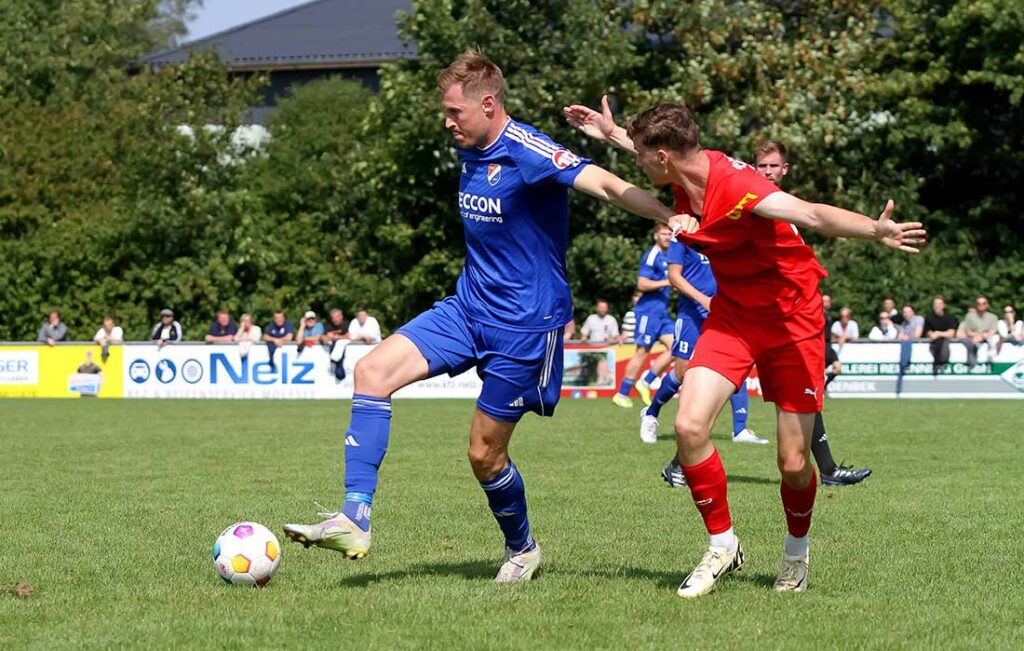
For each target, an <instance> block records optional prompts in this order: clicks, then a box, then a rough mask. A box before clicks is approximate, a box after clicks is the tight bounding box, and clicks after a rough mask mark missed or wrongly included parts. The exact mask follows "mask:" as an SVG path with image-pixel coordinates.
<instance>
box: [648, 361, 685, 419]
mask: <svg viewBox="0 0 1024 651" xmlns="http://www.w3.org/2000/svg"><path fill="white" fill-rule="evenodd" d="M682 384H683V383H682V382H681V381H680V380H679V378H677V377H676V372H675V371H669V372H668V373H666V374H665V377H663V378H662V379H661V386H660V387H658V390H657V391H656V392H655V393H654V397H653V398H651V406H650V407H648V408H647V415H648V416H654V417H655V418H657V417H658V416H660V415H661V408H662V407H664V406H665V405H666V404H667V403H668V401H669V400H671V399H672V396H674V395H676V392H677V391H679V387H681V386H682Z"/></svg>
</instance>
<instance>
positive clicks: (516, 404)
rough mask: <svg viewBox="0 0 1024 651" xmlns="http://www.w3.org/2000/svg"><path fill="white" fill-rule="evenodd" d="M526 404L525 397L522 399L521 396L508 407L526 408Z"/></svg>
mask: <svg viewBox="0 0 1024 651" xmlns="http://www.w3.org/2000/svg"><path fill="white" fill-rule="evenodd" d="M525 404H526V401H525V400H523V397H522V396H519V397H518V398H516V399H515V400H513V401H512V402H510V403H508V406H509V407H522V406H524V405H525Z"/></svg>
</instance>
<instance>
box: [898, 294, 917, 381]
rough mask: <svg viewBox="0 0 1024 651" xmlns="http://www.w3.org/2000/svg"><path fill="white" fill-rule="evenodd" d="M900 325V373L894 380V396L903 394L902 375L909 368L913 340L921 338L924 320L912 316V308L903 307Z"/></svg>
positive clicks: (914, 315)
mask: <svg viewBox="0 0 1024 651" xmlns="http://www.w3.org/2000/svg"><path fill="white" fill-rule="evenodd" d="M902 317H903V319H902V321H903V322H902V323H901V324H900V325H899V326H898V327H897V329H898V330H899V340H900V372H899V376H898V377H897V378H896V395H897V396H899V395H900V394H901V393H902V392H903V375H904V374H905V373H906V372H907V369H908V368H910V355H911V353H912V352H913V345H914V340H915V339H920V338H921V333H923V332H924V319H923V318H921V317H919V316H917V315H916V314H914V308H912V307H911V306H909V305H904V306H903V314H902Z"/></svg>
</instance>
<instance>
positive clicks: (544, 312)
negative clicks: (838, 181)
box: [284, 51, 697, 582]
mask: <svg viewBox="0 0 1024 651" xmlns="http://www.w3.org/2000/svg"><path fill="white" fill-rule="evenodd" d="M438 87H439V88H440V90H441V92H442V94H443V99H442V107H443V109H444V123H445V127H446V128H447V129H448V130H449V131H450V132H451V134H452V136H453V138H454V139H455V143H456V145H457V148H458V155H459V161H460V164H461V169H462V175H461V179H460V182H459V194H458V207H459V211H460V213H461V217H462V223H463V227H464V229H465V236H466V249H467V251H466V261H465V266H464V267H463V270H462V274H461V275H460V276H459V280H458V284H457V286H456V291H455V295H454V296H449V297H448V298H445V299H444V300H441V301H439V302H437V303H435V304H434V306H433V307H432V308H431V309H429V310H427V311H426V312H424V313H423V314H420V315H419V316H418V317H416V318H414V319H413V320H412V321H410V322H409V323H407V324H405V325H404V326H402V327H401V328H400V329H399V330H398V331H397V332H396V333H395V334H393V335H392V336H390V337H388V338H387V339H385V340H384V342H383V343H382V344H381V345H380V346H379V347H377V348H376V349H375V350H373V351H372V352H371V353H370V354H369V355H367V356H366V357H364V358H363V359H362V360H360V361H359V363H358V364H357V365H356V368H355V393H354V396H353V399H352V418H351V421H350V423H349V428H348V431H347V432H346V434H345V501H344V503H343V504H342V507H341V509H340V511H339V512H337V513H323V514H321V517H324V518H326V520H324V521H322V522H319V523H316V524H310V525H302V524H288V525H285V527H284V531H285V534H286V535H287V536H288V537H289V538H290V539H292V540H294V541H296V542H299V543H302V544H304V545H306V546H307V547H308V546H310V545H316V546H318V547H324V548H326V549H331V550H335V551H339V552H341V553H342V554H343V555H344V556H345V557H346V558H350V559H358V558H363V557H364V556H366V554H367V552H369V550H370V510H371V504H372V501H373V495H374V492H375V491H376V489H377V481H378V469H379V467H380V465H381V462H382V461H383V459H384V454H385V452H386V451H387V446H388V438H389V435H390V429H391V395H392V394H393V393H394V392H395V391H397V390H399V389H401V388H402V387H404V386H406V385H409V384H411V383H413V382H416V381H417V380H422V379H425V378H429V377H433V376H436V375H440V374H441V373H448V374H449V375H453V376H454V375H458V374H459V373H462V372H464V371H467V370H469V369H470V368H473V367H476V369H477V373H478V374H479V376H480V377H481V379H482V380H483V387H482V390H481V394H480V398H479V399H478V401H477V404H476V411H475V413H474V414H473V421H472V425H471V427H470V435H469V461H470V465H471V466H472V469H473V474H474V475H475V476H476V478H477V480H478V481H479V482H480V487H481V488H482V489H483V491H484V493H485V495H486V496H487V501H488V503H489V505H490V508H491V511H492V513H493V514H494V517H495V519H496V520H497V523H498V526H499V527H500V528H501V531H502V534H503V535H504V538H505V558H504V561H503V563H502V565H501V568H500V569H499V571H498V574H497V577H496V578H497V580H498V581H501V582H509V581H525V580H528V579H530V578H532V577H533V575H534V573H535V572H536V570H537V567H538V565H539V564H540V548H539V547H538V545H537V543H536V541H535V540H534V538H533V535H532V534H531V531H530V524H529V520H528V519H527V509H526V492H525V487H524V484H523V479H522V477H521V476H520V474H519V471H518V469H517V468H516V466H515V464H514V463H513V462H512V461H511V459H510V458H509V455H508V444H509V439H510V438H511V436H512V431H513V430H514V429H515V426H516V423H517V422H518V421H519V420H520V418H522V416H523V415H524V414H525V413H526V412H529V411H532V412H534V413H537V414H540V415H541V416H551V415H552V414H553V413H554V410H555V405H556V404H557V403H558V398H559V392H560V390H561V381H562V336H561V335H562V328H563V326H564V325H565V324H566V323H567V322H568V321H569V320H570V319H571V318H572V301H571V298H570V295H569V284H568V281H567V278H566V266H565V255H566V249H567V247H568V239H569V223H568V208H569V206H568V190H569V188H570V187H571V188H574V189H576V190H580V191H583V192H585V193H587V194H589V195H591V196H594V197H597V198H598V199H601V200H603V201H608V202H611V203H613V204H615V205H617V206H620V207H622V208H625V209H626V210H629V211H630V212H633V213H635V214H637V215H640V216H643V217H647V218H650V219H654V220H656V221H661V222H668V220H669V219H670V218H671V217H672V216H673V214H674V212H673V210H672V209H670V208H668V207H666V206H665V205H663V204H662V203H660V202H659V201H658V200H656V199H655V198H654V197H652V196H651V195H649V194H647V193H646V192H644V191H643V190H640V189H639V188H637V187H636V186H634V185H632V184H630V183H628V182H626V181H623V180H622V179H620V178H619V177H617V176H615V175H614V174H612V173H610V172H608V171H606V170H604V169H602V168H600V167H598V166H596V165H592V164H590V161H589V160H587V159H583V158H580V157H578V156H576V155H575V154H573V153H571V152H570V151H568V150H566V149H565V148H563V147H561V146H560V145H558V144H556V143H554V142H552V140H551V139H550V138H548V137H547V136H545V135H543V134H541V133H539V132H538V131H537V130H536V129H534V128H533V127H530V126H528V125H525V124H522V123H519V122H516V121H515V120H512V119H511V118H510V117H509V116H508V114H507V113H506V112H505V108H504V101H503V100H504V93H505V80H504V77H503V75H502V72H501V70H500V69H499V68H498V67H497V66H496V65H494V64H493V63H492V62H490V61H489V60H488V59H487V58H485V57H484V56H483V55H482V54H480V53H478V52H473V51H468V52H465V53H464V54H462V55H461V56H459V57H458V58H457V59H456V60H455V61H454V62H453V63H452V64H451V65H450V66H449V67H448V68H446V69H445V70H444V71H442V72H441V73H440V75H438ZM426 191H431V190H430V189H429V188H428V189H427V190H426ZM696 226H697V224H696V222H695V221H692V220H691V222H690V224H689V227H690V228H692V229H694V230H695V229H696Z"/></svg>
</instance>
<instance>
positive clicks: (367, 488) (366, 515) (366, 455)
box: [341, 393, 391, 531]
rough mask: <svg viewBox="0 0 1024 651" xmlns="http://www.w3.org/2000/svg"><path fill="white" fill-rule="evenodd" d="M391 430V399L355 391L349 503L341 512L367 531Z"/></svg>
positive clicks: (348, 447) (348, 448)
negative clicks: (379, 471) (378, 473)
mask: <svg viewBox="0 0 1024 651" xmlns="http://www.w3.org/2000/svg"><path fill="white" fill-rule="evenodd" d="M390 434H391V399H390V398H376V397H374V396H367V395H363V394H361V393H357V394H355V395H353V396H352V420H351V421H350V422H349V426H348V431H347V432H345V503H344V504H343V505H342V507H341V512H342V513H344V514H345V515H346V516H348V517H349V519H351V520H352V521H353V522H355V523H356V525H358V526H359V527H360V528H361V529H362V530H363V531H369V530H370V506H371V505H372V504H373V494H374V492H376V490H377V471H378V470H379V469H380V464H381V462H382V461H383V460H384V454H385V453H387V451H388V438H389V437H390Z"/></svg>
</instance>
